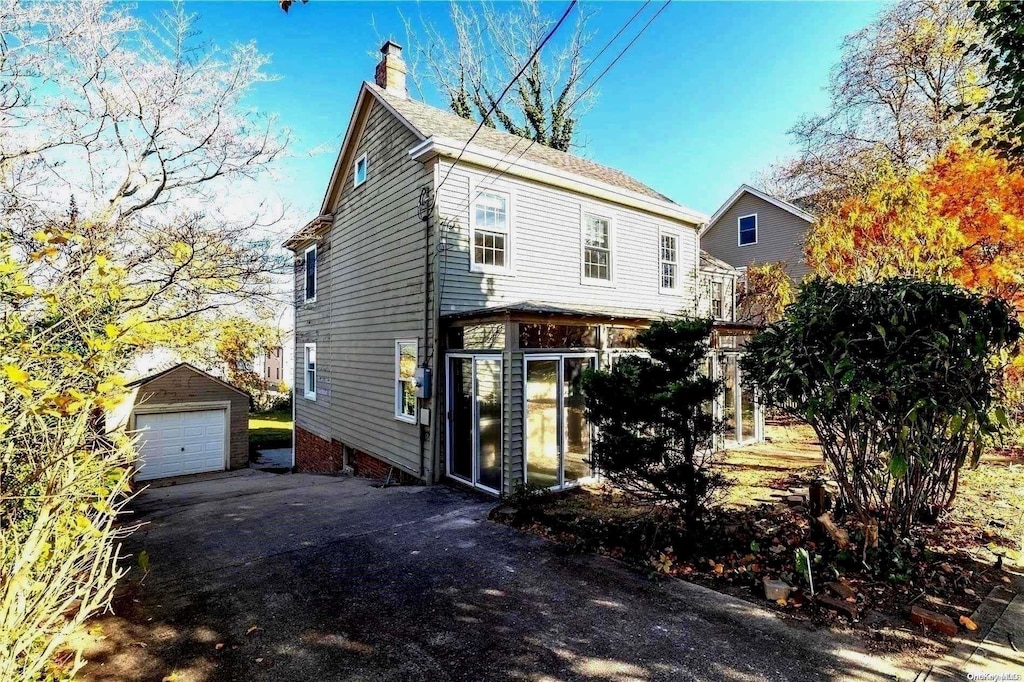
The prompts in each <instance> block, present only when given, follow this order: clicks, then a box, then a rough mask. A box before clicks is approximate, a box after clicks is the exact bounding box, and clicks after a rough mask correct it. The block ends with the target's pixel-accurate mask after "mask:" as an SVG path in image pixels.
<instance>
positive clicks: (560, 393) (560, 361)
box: [523, 351, 597, 490]
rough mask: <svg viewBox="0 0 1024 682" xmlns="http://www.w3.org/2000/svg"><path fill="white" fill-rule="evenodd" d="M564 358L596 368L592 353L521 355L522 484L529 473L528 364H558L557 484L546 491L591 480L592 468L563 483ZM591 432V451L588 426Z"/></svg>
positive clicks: (595, 360) (570, 486)
mask: <svg viewBox="0 0 1024 682" xmlns="http://www.w3.org/2000/svg"><path fill="white" fill-rule="evenodd" d="M565 358H591V359H592V360H593V361H594V368H596V367H597V353H596V352H594V351H585V352H577V353H524V354H523V483H527V482H528V481H529V471H530V455H529V449H530V444H529V441H530V438H529V433H528V429H527V428H526V410H527V405H528V403H529V393H528V391H527V377H528V376H529V372H528V371H527V370H528V367H529V363H530V362H531V361H533V360H556V361H557V362H558V369H557V371H556V373H557V377H556V378H557V380H558V381H557V383H558V388H557V389H556V391H557V402H558V406H557V408H556V409H557V411H558V483H556V484H555V485H553V486H550V487H549V488H548V490H565V489H567V488H575V487H576V486H578V485H579V484H580V482H581V481H583V482H585V481H588V480H593V478H594V476H593V467H591V476H588V477H587V478H583V479H577V480H575V481H570V482H569V483H566V482H565V414H564V412H565V389H564V387H563V384H564V381H565ZM590 430H591V449H593V430H594V427H593V425H590Z"/></svg>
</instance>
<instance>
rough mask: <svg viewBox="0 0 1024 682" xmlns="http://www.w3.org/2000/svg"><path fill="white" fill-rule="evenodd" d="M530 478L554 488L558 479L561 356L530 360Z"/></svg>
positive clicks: (528, 422)
mask: <svg viewBox="0 0 1024 682" xmlns="http://www.w3.org/2000/svg"><path fill="white" fill-rule="evenodd" d="M525 440H526V448H527V449H528V451H529V455H528V457H529V459H528V462H527V467H526V482H527V483H532V484H534V485H539V486H543V487H545V488H552V487H554V486H557V485H558V484H559V479H558V459H559V458H558V452H559V442H558V440H559V439H558V360H557V359H551V360H548V359H544V360H527V361H526V439H525Z"/></svg>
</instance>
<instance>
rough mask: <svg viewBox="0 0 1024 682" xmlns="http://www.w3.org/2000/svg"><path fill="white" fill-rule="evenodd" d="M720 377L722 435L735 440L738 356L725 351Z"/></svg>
mask: <svg viewBox="0 0 1024 682" xmlns="http://www.w3.org/2000/svg"><path fill="white" fill-rule="evenodd" d="M718 371H719V377H720V378H721V379H722V383H723V385H724V388H723V390H722V422H723V427H722V428H723V430H722V437H723V438H725V440H726V441H731V442H735V441H736V440H737V436H738V434H739V432H738V431H737V429H736V356H735V355H732V354H728V353H723V354H722V355H721V356H719V359H718Z"/></svg>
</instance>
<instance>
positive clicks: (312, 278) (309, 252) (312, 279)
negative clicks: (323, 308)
mask: <svg viewBox="0 0 1024 682" xmlns="http://www.w3.org/2000/svg"><path fill="white" fill-rule="evenodd" d="M303 260H304V261H305V278H304V282H305V284H304V286H303V295H302V300H304V301H315V300H316V245H315V244H314V245H313V246H311V247H309V248H308V249H306V255H305V258H304V259H303Z"/></svg>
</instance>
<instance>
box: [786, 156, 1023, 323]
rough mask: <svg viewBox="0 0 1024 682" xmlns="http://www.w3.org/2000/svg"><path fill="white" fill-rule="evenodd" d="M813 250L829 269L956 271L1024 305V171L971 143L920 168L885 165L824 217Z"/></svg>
mask: <svg viewBox="0 0 1024 682" xmlns="http://www.w3.org/2000/svg"><path fill="white" fill-rule="evenodd" d="M806 256H807V262H808V265H809V266H810V267H811V268H813V269H814V270H815V271H816V272H817V273H818V274H819V275H822V276H824V277H828V278H832V279H837V280H840V281H845V282H850V281H874V280H879V279H884V278H886V277H892V276H899V275H903V276H913V277H920V278H924V279H938V280H943V281H950V282H955V283H958V284H961V285H963V286H965V287H967V288H968V289H971V290H974V291H978V292H980V293H985V294H993V295H997V296H1000V297H1002V298H1005V299H1007V300H1008V301H1010V302H1011V303H1013V304H1014V306H1015V307H1016V309H1017V311H1018V313H1024V173H1022V172H1021V170H1018V169H1014V168H1012V167H1011V166H1009V165H1008V164H1007V163H1006V162H1005V161H1004V160H1002V159H999V158H997V157H996V156H994V155H993V154H990V153H988V152H985V151H976V150H973V149H967V148H964V147H955V148H953V149H951V150H950V151H948V152H946V153H945V154H943V155H942V156H940V157H939V158H937V159H935V160H933V161H932V162H931V163H930V164H929V165H928V166H927V167H926V168H924V169H923V170H920V171H915V172H911V173H909V174H900V173H898V172H895V171H892V170H885V171H883V172H882V173H880V174H879V180H878V181H877V182H876V183H875V184H874V185H873V186H872V187H871V189H870V190H869V191H868V192H866V193H865V194H863V195H861V196H855V197H850V198H848V199H846V200H845V201H843V202H841V203H840V204H839V205H838V206H837V207H836V208H835V209H834V210H833V211H832V212H831V213H829V214H827V215H825V216H823V217H822V218H821V219H820V220H818V222H817V223H816V224H815V225H814V227H813V228H812V229H811V231H810V233H809V234H808V236H807V241H806Z"/></svg>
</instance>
